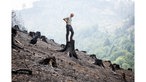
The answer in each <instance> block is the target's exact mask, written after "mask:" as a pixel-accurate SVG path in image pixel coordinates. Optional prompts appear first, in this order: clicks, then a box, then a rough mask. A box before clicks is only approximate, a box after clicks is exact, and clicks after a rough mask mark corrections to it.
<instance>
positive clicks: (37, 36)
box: [30, 32, 41, 44]
mask: <svg viewBox="0 0 146 82" xmlns="http://www.w3.org/2000/svg"><path fill="white" fill-rule="evenodd" d="M40 36H41V33H40V32H36V33H35V36H34V37H33V38H32V39H31V41H30V43H31V44H36V43H37V39H38V38H39V37H40Z"/></svg>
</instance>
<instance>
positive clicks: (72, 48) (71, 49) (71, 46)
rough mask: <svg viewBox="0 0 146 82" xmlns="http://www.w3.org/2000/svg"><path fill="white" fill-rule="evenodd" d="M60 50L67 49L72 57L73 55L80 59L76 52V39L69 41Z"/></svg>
mask: <svg viewBox="0 0 146 82" xmlns="http://www.w3.org/2000/svg"><path fill="white" fill-rule="evenodd" d="M59 51H60V52H64V51H67V52H69V56H70V57H72V56H73V57H75V58H76V59H78V56H77V54H76V52H75V41H74V40H71V41H70V42H67V44H66V46H65V47H64V48H63V49H62V50H59Z"/></svg>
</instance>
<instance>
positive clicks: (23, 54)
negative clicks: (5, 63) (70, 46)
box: [12, 31, 134, 82]
mask: <svg viewBox="0 0 146 82" xmlns="http://www.w3.org/2000/svg"><path fill="white" fill-rule="evenodd" d="M31 39H32V37H31V36H29V34H28V33H24V32H21V31H17V36H16V37H15V45H17V46H18V47H17V48H15V47H14V48H12V71H13V72H12V82H134V72H132V71H129V70H124V69H120V70H116V71H115V72H113V71H112V70H111V68H110V67H109V66H108V65H109V64H108V63H107V62H104V65H105V68H103V67H100V66H98V65H94V64H93V63H94V59H93V58H92V57H90V56H89V55H87V54H86V53H84V52H81V51H76V53H77V55H78V59H75V58H73V57H69V55H68V53H67V52H57V51H56V50H60V49H62V47H61V45H60V44H57V43H55V42H54V41H53V40H49V39H47V43H46V42H44V41H42V40H41V39H38V41H37V43H36V44H34V45H33V44H30V43H29V42H30V40H31ZM48 57H55V62H56V67H54V66H52V65H51V64H50V62H48V64H47V65H43V64H40V63H39V62H40V61H42V60H43V59H45V58H48ZM23 69H26V70H23ZM18 70H19V71H18ZM21 70H23V71H21ZM27 70H29V71H31V72H32V74H29V73H28V74H27V73H26V72H27Z"/></svg>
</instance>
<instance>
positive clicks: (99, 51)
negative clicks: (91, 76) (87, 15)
mask: <svg viewBox="0 0 146 82" xmlns="http://www.w3.org/2000/svg"><path fill="white" fill-rule="evenodd" d="M100 28H102V27H98V26H95V27H92V28H88V29H85V30H82V31H81V32H79V33H78V35H79V37H78V38H77V42H78V43H77V46H78V47H79V48H80V49H83V50H87V52H88V53H90V54H96V56H97V58H101V59H105V60H111V61H112V62H113V63H117V64H120V66H121V67H122V68H125V69H127V68H129V67H130V68H133V69H134V17H129V18H127V20H126V21H123V23H121V25H119V26H118V27H117V28H116V27H114V28H115V29H112V32H110V31H108V30H106V29H105V30H100ZM82 38H84V40H82ZM81 45H86V47H85V46H84V47H82V46H81Z"/></svg>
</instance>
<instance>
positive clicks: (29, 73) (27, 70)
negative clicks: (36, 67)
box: [12, 69, 32, 75]
mask: <svg viewBox="0 0 146 82" xmlns="http://www.w3.org/2000/svg"><path fill="white" fill-rule="evenodd" d="M12 74H27V75H32V71H31V70H29V69H18V70H13V71H12Z"/></svg>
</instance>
